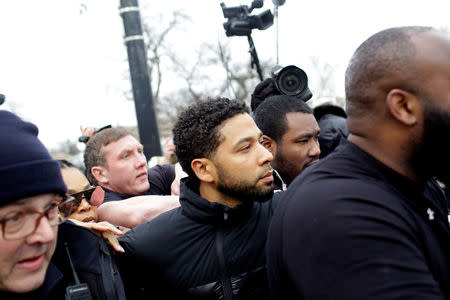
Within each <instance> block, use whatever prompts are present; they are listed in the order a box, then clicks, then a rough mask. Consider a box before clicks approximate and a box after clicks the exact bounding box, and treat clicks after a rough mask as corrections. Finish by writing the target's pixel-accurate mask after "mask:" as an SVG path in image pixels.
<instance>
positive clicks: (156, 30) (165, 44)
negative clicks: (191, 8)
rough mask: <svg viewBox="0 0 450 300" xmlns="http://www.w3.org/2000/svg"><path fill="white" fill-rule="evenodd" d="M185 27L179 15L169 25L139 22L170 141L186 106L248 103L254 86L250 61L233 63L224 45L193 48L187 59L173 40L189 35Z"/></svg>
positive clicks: (157, 20)
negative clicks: (220, 99)
mask: <svg viewBox="0 0 450 300" xmlns="http://www.w3.org/2000/svg"><path fill="white" fill-rule="evenodd" d="M190 21H191V19H190V17H189V16H187V15H185V14H184V13H183V12H182V11H174V12H173V13H172V14H171V17H170V20H169V21H165V20H164V16H163V15H162V14H159V15H152V16H144V15H143V17H142V24H143V25H142V26H143V32H144V35H145V43H146V48H147V60H148V68H149V76H150V80H151V84H152V92H153V101H154V105H155V110H156V115H157V119H158V120H157V122H158V128H159V131H160V136H161V137H166V136H170V135H171V130H172V127H173V124H174V122H175V120H176V118H177V116H178V114H179V112H180V111H181V110H183V109H184V108H185V107H186V106H187V105H189V104H191V103H193V102H197V101H199V100H201V99H204V98H206V97H208V96H211V97H215V96H226V97H229V98H234V99H238V100H242V101H247V102H249V101H250V95H251V93H252V91H253V89H254V87H255V86H256V84H257V83H258V82H259V78H258V75H257V73H256V71H255V70H253V69H251V67H250V59H249V60H248V61H245V62H243V61H232V59H231V57H232V56H231V53H230V49H229V47H228V44H221V43H220V42H218V43H217V45H214V44H212V43H202V44H199V45H198V46H197V47H195V49H196V50H195V51H196V55H195V56H196V57H194V58H192V57H186V53H185V50H186V49H185V48H184V47H183V45H180V44H179V43H176V36H177V35H179V34H180V32H182V31H183V30H187V29H188V25H189V22H190ZM173 41H175V42H174V43H173ZM173 45H176V46H173ZM190 46H191V47H192V45H190ZM268 66H269V63H268V62H264V61H261V68H262V70H263V72H264V71H265V70H266V69H267V68H268ZM131 95H132V94H131V91H130V92H127V97H128V98H129V99H132V96H131Z"/></svg>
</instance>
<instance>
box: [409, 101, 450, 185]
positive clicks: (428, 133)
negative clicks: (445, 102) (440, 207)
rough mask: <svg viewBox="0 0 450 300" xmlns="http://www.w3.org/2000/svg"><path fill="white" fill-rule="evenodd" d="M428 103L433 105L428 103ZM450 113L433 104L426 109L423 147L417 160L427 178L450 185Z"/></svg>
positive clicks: (419, 167) (419, 168)
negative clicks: (447, 140) (448, 141)
mask: <svg viewBox="0 0 450 300" xmlns="http://www.w3.org/2000/svg"><path fill="white" fill-rule="evenodd" d="M428 103H433V102H430V101H428ZM449 138H450V113H448V112H445V111H442V110H441V109H439V108H437V107H435V106H434V105H432V104H428V105H426V106H425V108H424V126H423V136H422V146H421V148H420V149H419V150H418V151H417V156H416V157H417V158H416V160H415V163H416V165H417V166H418V168H417V170H419V171H421V172H424V173H423V174H424V175H425V178H429V177H436V178H437V179H438V180H440V181H442V182H444V183H446V184H450V181H449V179H450V147H449V146H448V144H447V143H446V139H449Z"/></svg>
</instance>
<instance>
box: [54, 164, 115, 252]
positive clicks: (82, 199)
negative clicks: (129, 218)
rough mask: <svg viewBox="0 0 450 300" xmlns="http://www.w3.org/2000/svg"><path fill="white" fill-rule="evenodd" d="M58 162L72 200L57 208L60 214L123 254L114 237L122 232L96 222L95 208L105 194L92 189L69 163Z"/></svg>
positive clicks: (100, 189)
mask: <svg viewBox="0 0 450 300" xmlns="http://www.w3.org/2000/svg"><path fill="white" fill-rule="evenodd" d="M58 162H59V164H60V167H61V174H62V177H63V180H64V183H65V184H66V186H67V193H68V194H69V195H70V196H72V197H73V198H74V199H73V200H71V201H66V202H63V203H61V204H60V205H59V206H58V209H59V212H60V214H61V215H62V216H63V217H65V218H69V219H70V220H71V221H72V222H73V223H75V224H77V225H79V226H83V227H87V228H90V229H92V230H93V231H94V232H96V233H97V234H98V235H99V236H101V237H103V238H104V239H105V241H106V242H107V243H108V244H109V245H110V246H112V247H113V248H114V250H116V251H118V252H123V248H122V247H121V246H120V244H119V242H118V241H117V237H116V236H117V235H118V236H120V235H122V234H123V232H122V231H121V230H119V229H118V228H117V227H116V226H114V225H112V224H110V223H109V222H106V221H103V222H98V212H97V207H98V206H99V205H100V204H102V202H103V197H104V195H105V192H104V191H103V190H102V188H101V187H92V186H91V184H90V183H89V181H88V179H87V177H86V176H85V175H84V174H83V173H82V172H81V171H80V170H79V169H78V168H77V167H76V166H75V165H73V164H72V163H71V162H69V161H67V160H65V159H60V160H58Z"/></svg>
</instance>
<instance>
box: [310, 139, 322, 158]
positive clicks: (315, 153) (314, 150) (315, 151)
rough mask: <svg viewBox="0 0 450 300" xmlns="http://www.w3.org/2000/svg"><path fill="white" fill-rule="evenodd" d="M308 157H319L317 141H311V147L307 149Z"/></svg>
mask: <svg viewBox="0 0 450 300" xmlns="http://www.w3.org/2000/svg"><path fill="white" fill-rule="evenodd" d="M308 154H309V156H319V155H320V144H319V141H318V140H314V141H313V145H312V147H311V148H310V149H309V153H308Z"/></svg>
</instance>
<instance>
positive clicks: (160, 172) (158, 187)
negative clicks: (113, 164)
mask: <svg viewBox="0 0 450 300" xmlns="http://www.w3.org/2000/svg"><path fill="white" fill-rule="evenodd" d="M174 180H175V165H171V164H164V165H156V166H154V167H152V168H150V169H148V182H149V183H150V188H149V189H148V191H147V192H146V193H145V194H143V195H139V196H144V195H170V194H171V189H170V188H171V185H172V182H173V181H174ZM103 189H104V190H105V199H104V201H103V203H106V202H109V201H117V200H123V199H127V198H130V197H134V196H137V195H124V194H119V193H116V192H113V191H111V190H108V189H105V188H103Z"/></svg>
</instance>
